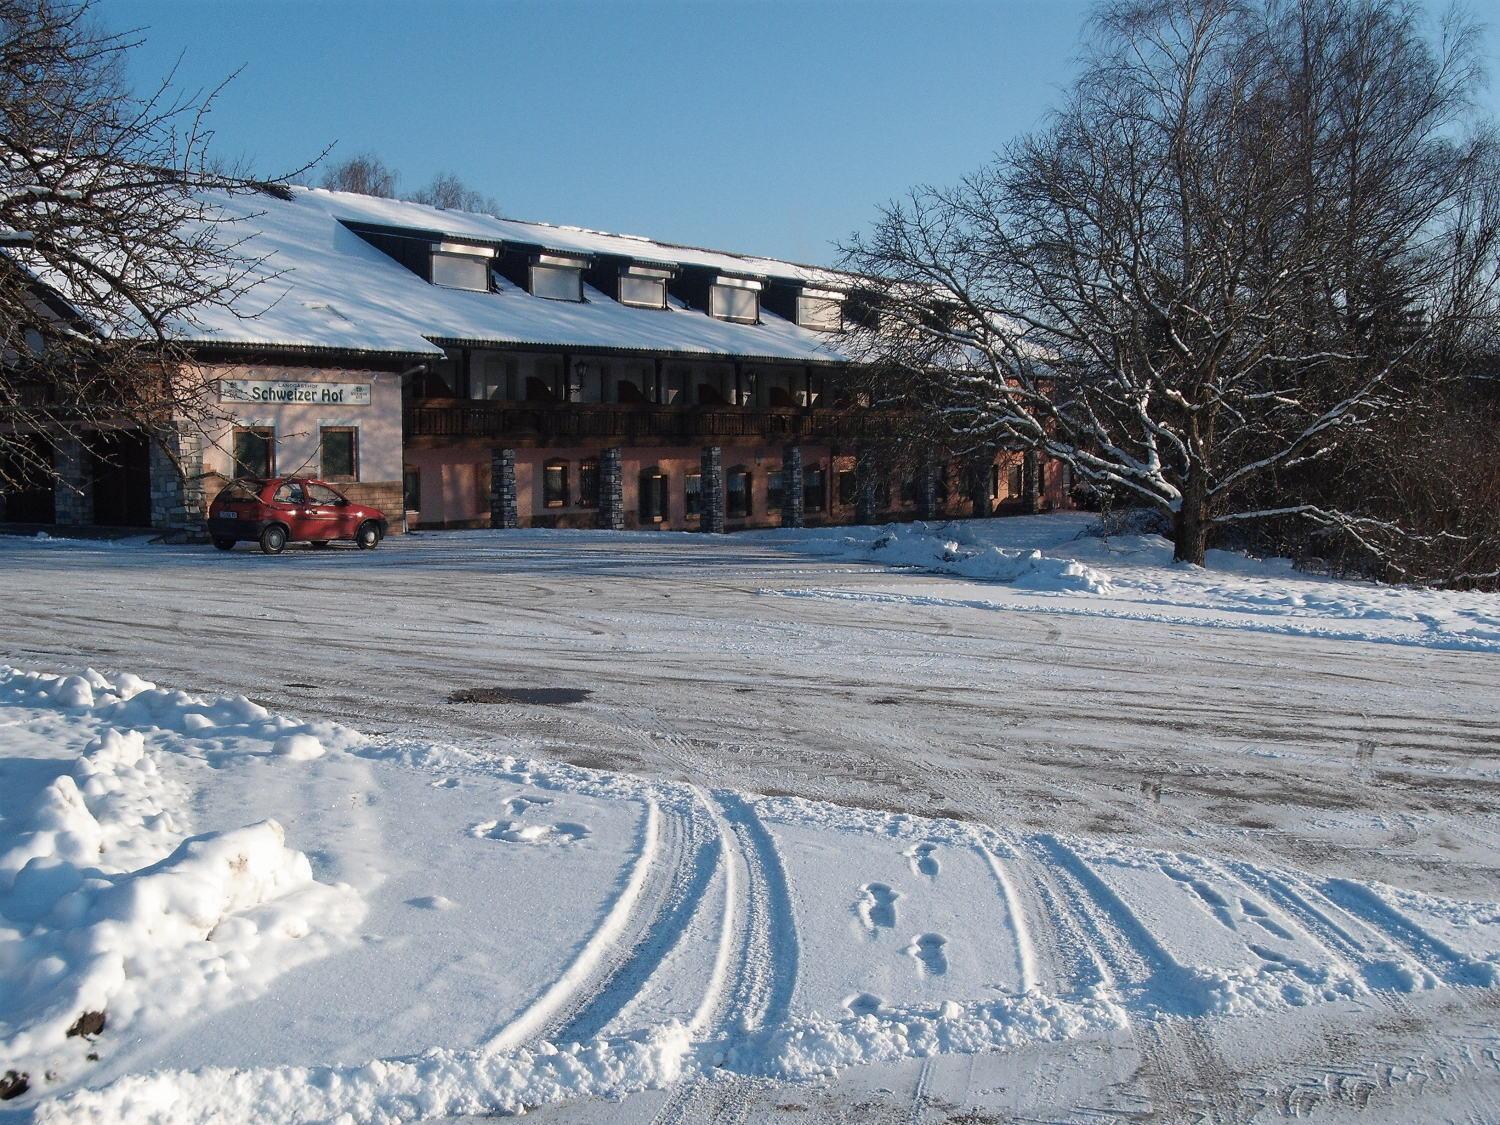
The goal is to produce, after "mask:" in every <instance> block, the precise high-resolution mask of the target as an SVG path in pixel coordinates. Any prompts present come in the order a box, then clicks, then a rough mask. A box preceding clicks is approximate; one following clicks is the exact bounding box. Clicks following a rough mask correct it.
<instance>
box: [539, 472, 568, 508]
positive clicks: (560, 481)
mask: <svg viewBox="0 0 1500 1125" xmlns="http://www.w3.org/2000/svg"><path fill="white" fill-rule="evenodd" d="M542 503H543V504H545V505H546V506H547V507H549V508H566V507H567V506H568V463H567V462H566V461H548V462H547V463H546V465H544V466H543V467H542Z"/></svg>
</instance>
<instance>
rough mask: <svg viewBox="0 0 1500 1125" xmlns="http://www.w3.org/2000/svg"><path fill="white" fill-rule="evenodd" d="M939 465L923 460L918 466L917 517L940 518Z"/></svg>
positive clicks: (922, 518) (924, 518)
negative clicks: (938, 494)
mask: <svg viewBox="0 0 1500 1125" xmlns="http://www.w3.org/2000/svg"><path fill="white" fill-rule="evenodd" d="M937 475H938V467H937V466H936V465H935V464H933V463H932V462H931V461H923V462H922V464H921V465H920V466H919V467H918V468H917V519H919V520H935V519H937V518H938V502H937Z"/></svg>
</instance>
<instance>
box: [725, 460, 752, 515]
mask: <svg viewBox="0 0 1500 1125" xmlns="http://www.w3.org/2000/svg"><path fill="white" fill-rule="evenodd" d="M724 485H725V488H726V489H727V494H726V499H725V504H724V515H725V516H726V517H727V518H728V519H732V520H742V519H748V518H749V516H750V470H749V469H730V470H729V472H728V473H726V474H725V476H724Z"/></svg>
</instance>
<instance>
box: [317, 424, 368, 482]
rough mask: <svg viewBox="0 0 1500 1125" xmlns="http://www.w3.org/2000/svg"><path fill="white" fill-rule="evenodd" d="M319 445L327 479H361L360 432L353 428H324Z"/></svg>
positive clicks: (324, 474)
mask: <svg viewBox="0 0 1500 1125" xmlns="http://www.w3.org/2000/svg"><path fill="white" fill-rule="evenodd" d="M319 444H320V450H319V454H320V457H321V459H322V460H321V463H322V466H323V476H324V478H325V479H327V480H358V479H359V431H358V430H356V429H355V428H354V427H353V426H324V427H323V430H322V432H321V437H320V442H319Z"/></svg>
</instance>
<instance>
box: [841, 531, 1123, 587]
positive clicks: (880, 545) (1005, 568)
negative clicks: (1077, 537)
mask: <svg viewBox="0 0 1500 1125" xmlns="http://www.w3.org/2000/svg"><path fill="white" fill-rule="evenodd" d="M966 538H967V536H966V535H965V532H964V529H963V528H962V527H961V525H956V524H948V525H945V526H941V527H938V528H936V529H934V528H933V527H932V526H931V525H929V524H923V523H913V524H892V525H891V526H890V527H887V528H884V529H882V530H881V532H880V534H879V536H877V538H876V539H875V541H874V542H873V543H870V544H869V546H868V550H867V557H869V558H871V559H873V560H875V561H877V562H883V563H885V564H887V565H889V566H910V567H919V568H921V569H922V570H927V571H932V572H934V573H938V574H951V575H953V576H954V577H956V578H968V579H973V580H975V581H981V582H1008V583H1010V584H1012V585H1016V586H1023V587H1025V588H1027V589H1029V590H1038V591H1047V590H1057V591H1067V592H1081V593H1088V594H1103V593H1108V592H1109V591H1110V589H1111V586H1110V579H1109V575H1107V574H1105V573H1103V572H1102V571H1099V570H1095V569H1094V568H1093V567H1090V566H1086V565H1084V564H1083V563H1081V562H1078V561H1077V560H1076V559H1067V558H1053V557H1050V556H1047V555H1044V554H1043V553H1042V552H1041V551H1039V550H1035V549H1033V550H1007V549H1005V548H1003V547H997V546H994V545H993V544H986V543H974V542H965V541H964V540H965V539H966Z"/></svg>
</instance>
